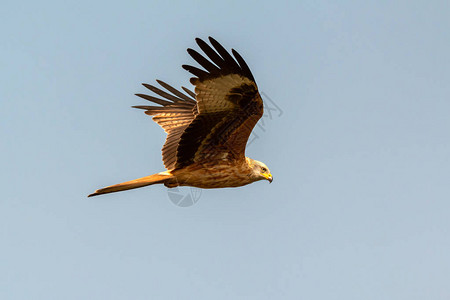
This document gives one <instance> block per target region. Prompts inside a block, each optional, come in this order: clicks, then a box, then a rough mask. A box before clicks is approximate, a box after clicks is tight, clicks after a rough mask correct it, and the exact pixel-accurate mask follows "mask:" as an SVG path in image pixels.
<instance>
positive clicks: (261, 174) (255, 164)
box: [247, 158, 273, 182]
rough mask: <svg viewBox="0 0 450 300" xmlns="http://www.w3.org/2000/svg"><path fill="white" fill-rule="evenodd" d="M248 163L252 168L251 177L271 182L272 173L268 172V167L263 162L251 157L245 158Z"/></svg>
mask: <svg viewBox="0 0 450 300" xmlns="http://www.w3.org/2000/svg"><path fill="white" fill-rule="evenodd" d="M247 161H248V164H249V166H250V167H251V168H252V170H253V177H254V178H255V179H256V180H263V179H265V180H268V181H269V182H272V180H273V177H272V174H271V173H270V170H269V168H268V167H267V166H266V164H265V163H263V162H260V161H257V160H254V159H251V158H247Z"/></svg>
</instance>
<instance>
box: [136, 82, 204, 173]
mask: <svg viewBox="0 0 450 300" xmlns="http://www.w3.org/2000/svg"><path fill="white" fill-rule="evenodd" d="M157 82H158V83H159V84H160V85H161V86H162V87H163V88H165V89H166V90H167V91H168V92H170V93H171V94H169V93H167V92H165V91H163V90H161V89H159V88H157V87H155V86H153V85H149V84H145V83H144V84H143V86H145V87H146V88H148V89H149V90H151V91H152V92H154V93H155V94H157V95H159V96H161V97H162V98H164V99H165V100H163V99H160V98H156V97H153V96H149V95H144V94H136V96H139V97H141V98H144V99H146V100H148V101H151V102H153V103H156V104H159V105H161V106H147V105H138V106H133V107H134V108H140V109H145V113H146V114H147V115H150V116H153V118H152V119H153V120H154V121H155V122H156V123H158V124H159V125H160V126H161V127H162V128H163V129H164V131H165V132H166V133H167V138H166V142H165V143H164V146H163V148H162V156H163V162H164V166H165V167H166V168H167V169H168V170H172V169H174V168H175V163H176V160H177V148H178V144H179V142H180V137H181V135H182V134H183V132H184V130H185V129H186V128H187V126H188V125H189V124H190V123H191V122H192V120H194V118H195V115H196V114H197V108H196V103H197V102H196V101H195V99H194V98H195V94H194V93H193V92H192V91H190V90H188V89H187V88H185V87H183V90H184V91H185V92H186V93H187V94H184V93H182V92H181V91H179V90H177V89H175V88H173V87H171V86H170V85H168V84H167V83H165V82H163V81H160V80H157Z"/></svg>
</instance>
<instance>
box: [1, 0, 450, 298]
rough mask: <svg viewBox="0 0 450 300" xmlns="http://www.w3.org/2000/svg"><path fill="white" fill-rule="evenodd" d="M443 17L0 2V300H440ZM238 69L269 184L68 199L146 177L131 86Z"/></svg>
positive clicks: (448, 65)
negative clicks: (212, 41) (250, 82)
mask: <svg viewBox="0 0 450 300" xmlns="http://www.w3.org/2000/svg"><path fill="white" fill-rule="evenodd" d="M449 13H450V5H449V2H448V1H340V2H339V4H338V3H337V2H336V1H292V2H276V1H275V2H274V1H258V2H256V1H255V2H241V1H220V2H209V1H186V2H170V1H159V2H155V1H140V2H139V1H126V2H110V1H108V2H107V1H98V2H95V1H94V2H92V1H70V2H68V1H25V2H23V1H22V2H20V1H6V2H4V3H2V9H1V12H0V24H1V26H0V34H1V36H2V39H1V40H2V42H1V43H0V54H1V55H0V67H1V72H0V86H1V87H0V122H1V126H0V143H1V144H0V145H1V147H0V168H1V172H0V182H1V190H2V191H1V197H0V257H1V259H0V298H1V299H77V300H78V299H326V300H329V299H365V300H371V299H408V300H411V299H421V300H422V299H434V300H437V299H449V298H450V285H449V282H450V254H449V253H450V196H449V195H450V184H449V178H450V131H449V129H450V117H449V116H450V84H449V82H450V38H449V29H450V21H449V20H450V19H449ZM209 35H211V36H214V37H215V38H216V39H217V40H219V41H220V42H221V43H222V44H224V45H225V46H226V47H227V48H231V47H233V48H235V49H237V50H238V51H239V52H240V53H241V54H242V56H243V57H244V58H245V59H246V61H247V62H248V64H249V66H250V68H251V69H252V71H253V74H254V76H255V78H256V81H257V83H258V85H259V88H260V90H261V91H263V92H264V93H265V94H267V95H268V96H269V97H270V98H271V99H272V100H273V101H274V102H275V103H276V104H277V105H278V106H279V107H280V108H281V109H282V110H283V114H282V116H280V117H273V118H272V119H271V120H268V121H267V122H266V123H265V126H264V130H265V131H263V132H259V133H258V135H259V138H258V139H257V140H255V142H253V143H252V144H251V145H250V147H249V148H248V151H247V155H248V156H250V157H252V158H254V159H257V160H261V161H264V162H265V163H267V165H268V166H269V167H270V168H271V171H272V173H273V175H274V182H273V183H272V184H268V183H267V182H258V183H254V184H252V185H249V186H246V187H242V188H236V189H223V190H205V191H203V193H202V195H201V199H200V200H199V202H198V203H197V204H196V205H193V206H191V207H188V208H181V207H178V206H176V205H174V204H173V203H172V202H171V201H170V200H169V197H168V192H167V189H166V188H165V187H164V186H151V187H147V188H143V189H138V190H133V191H128V192H123V193H117V194H111V195H106V196H100V197H96V198H89V199H88V198H86V196H87V195H88V194H89V193H91V192H93V191H94V190H95V189H97V188H99V187H102V186H105V185H109V184H114V183H118V182H121V181H125V180H130V179H134V178H137V177H141V176H145V175H149V174H152V173H155V172H158V171H162V170H163V165H162V162H161V154H160V148H161V146H162V144H163V141H164V132H163V131H162V130H161V129H160V128H159V127H158V126H157V125H156V124H155V123H153V122H152V121H151V119H150V118H149V117H148V116H146V115H145V114H143V113H142V112H141V111H138V110H134V109H132V108H130V106H132V105H139V104H143V103H144V102H143V101H144V100H142V99H139V98H138V97H135V96H134V95H133V94H134V93H142V92H145V89H144V88H143V87H142V86H140V83H142V82H148V83H152V82H154V80H155V79H161V80H164V81H166V82H168V83H170V84H172V85H174V86H177V87H179V86H181V85H185V86H189V81H188V79H189V77H190V75H189V74H188V73H187V72H186V71H184V70H183V69H182V68H181V65H182V64H185V63H192V60H191V59H190V57H189V56H188V54H187V53H186V48H188V47H195V43H194V38H195V37H202V38H206V37H207V36H209Z"/></svg>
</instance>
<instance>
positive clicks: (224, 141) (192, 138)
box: [89, 37, 272, 197]
mask: <svg viewBox="0 0 450 300" xmlns="http://www.w3.org/2000/svg"><path fill="white" fill-rule="evenodd" d="M209 41H210V43H211V45H212V47H211V46H210V45H208V44H207V43H206V42H204V41H203V40H201V39H199V38H197V39H196V42H197V44H198V46H199V47H200V49H201V50H202V51H203V52H204V54H205V55H206V56H207V57H208V58H209V60H208V59H207V58H205V56H203V55H201V54H200V53H198V52H197V51H195V50H193V49H188V50H187V51H188V53H189V54H190V55H191V56H192V58H193V59H194V60H196V61H197V62H198V63H199V64H200V65H201V66H202V67H203V68H204V70H202V69H199V68H196V67H193V66H188V65H183V68H184V69H186V70H187V71H189V72H190V73H192V74H193V75H194V76H195V77H193V78H191V80H190V82H191V83H192V84H193V85H194V86H195V93H193V92H192V91H190V90H188V89H186V88H185V87H182V88H183V90H184V92H185V93H183V92H181V91H179V90H177V89H175V88H173V87H172V86H170V85H168V84H167V83H164V82H162V81H159V80H157V82H158V83H159V84H160V85H161V86H162V88H164V89H165V90H166V91H164V90H161V89H159V88H157V87H155V86H152V85H148V84H143V85H144V86H145V87H146V88H148V89H149V90H151V91H152V92H154V93H155V94H157V95H159V96H160V97H161V98H164V99H161V98H157V97H153V96H149V95H143V94H136V95H137V96H139V97H141V98H144V99H146V100H148V101H150V102H153V103H155V104H159V106H134V107H135V108H140V109H144V110H145V113H146V114H147V115H150V116H153V120H154V121H155V122H156V123H158V124H159V125H160V126H161V127H162V128H163V129H164V131H165V132H166V133H167V138H166V142H165V143H164V146H163V148H162V156H163V162H164V166H165V167H166V169H167V171H164V172H160V173H157V174H153V175H150V176H146V177H142V178H139V179H135V180H131V181H127V182H123V183H119V184H116V185H112V186H108V187H105V188H102V189H99V190H97V191H95V192H94V193H93V194H91V195H89V197H91V196H96V195H101V194H106V193H112V192H118V191H123V190H129V189H134V188H138V187H143V186H147V185H151V184H156V183H163V184H164V185H165V186H166V187H169V188H172V187H176V186H194V187H198V188H224V187H238V186H243V185H246V184H249V183H252V182H255V181H258V180H262V179H265V180H268V181H269V182H272V175H271V174H270V171H269V168H268V167H267V166H266V165H265V164H264V163H262V162H259V161H257V160H253V159H251V158H248V157H246V156H245V146H246V144H247V141H248V138H249V136H250V133H251V132H252V130H253V128H254V127H255V125H256V123H257V122H258V120H259V119H260V118H261V116H262V115H263V101H262V99H261V96H260V94H259V92H258V88H257V86H256V83H255V79H254V78H253V75H252V73H251V72H250V69H249V67H248V66H247V64H246V63H245V61H244V59H243V58H242V57H241V56H240V55H239V53H237V52H236V51H235V50H234V49H232V50H231V53H232V54H233V56H234V57H233V56H231V54H230V53H229V52H228V51H227V50H225V48H224V47H222V45H220V44H219V43H218V42H217V41H216V40H215V39H213V38H211V37H210V38H209Z"/></svg>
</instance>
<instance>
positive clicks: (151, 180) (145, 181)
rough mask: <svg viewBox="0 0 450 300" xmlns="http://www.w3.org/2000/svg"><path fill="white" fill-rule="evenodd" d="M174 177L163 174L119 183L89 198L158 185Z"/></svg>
mask: <svg viewBox="0 0 450 300" xmlns="http://www.w3.org/2000/svg"><path fill="white" fill-rule="evenodd" d="M172 177H173V175H172V174H170V173H169V172H161V173H157V174H153V175H150V176H146V177H142V178H138V179H135V180H130V181H127V182H122V183H118V184H115V185H110V186H107V187H105V188H102V189H99V190H96V191H95V192H94V193H92V194H90V195H89V196H88V197H92V196H97V195H102V194H108V193H114V192H120V191H126V190H131V189H135V188H140V187H143V186H147V185H152V184H156V183H164V182H165V181H166V180H168V179H170V178H172Z"/></svg>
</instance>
